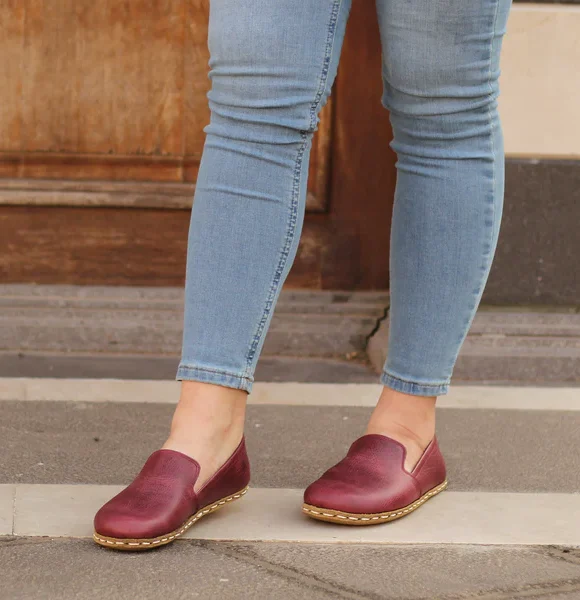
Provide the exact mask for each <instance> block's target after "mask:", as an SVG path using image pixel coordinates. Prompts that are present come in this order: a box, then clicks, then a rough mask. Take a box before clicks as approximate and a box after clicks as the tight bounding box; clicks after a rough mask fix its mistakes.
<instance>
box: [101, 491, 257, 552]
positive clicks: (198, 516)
mask: <svg viewBox="0 0 580 600" xmlns="http://www.w3.org/2000/svg"><path fill="white" fill-rule="evenodd" d="M247 491H248V488H246V489H245V490H243V491H241V492H240V493H239V494H234V495H233V496H228V497H227V498H224V499H223V500H220V501H219V502H216V503H215V504H212V505H211V506H210V507H207V508H205V509H202V510H200V511H198V512H197V513H195V515H194V516H193V517H191V518H190V519H189V521H188V522H187V523H186V524H185V525H184V526H183V527H182V528H181V529H180V530H179V531H178V532H177V533H174V534H173V535H171V536H168V537H164V538H159V539H156V540H154V541H151V542H118V541H114V542H113V541H111V540H107V539H105V538H102V537H99V536H98V535H97V534H96V533H94V534H93V539H94V540H98V541H99V542H104V543H106V544H109V545H111V546H151V545H153V544H160V543H162V542H170V541H171V540H173V539H175V538H176V537H179V536H180V535H181V534H182V533H184V532H185V531H187V530H188V529H189V528H190V527H191V526H192V525H193V524H194V523H195V522H196V521H199V519H201V517H203V516H204V515H206V514H207V513H209V512H211V511H212V510H215V509H216V508H218V507H219V506H221V505H223V504H226V503H227V502H231V501H232V500H236V499H237V498H241V497H242V496H243V495H244V494H245V493H246V492H247Z"/></svg>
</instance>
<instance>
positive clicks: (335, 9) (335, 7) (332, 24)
mask: <svg viewBox="0 0 580 600" xmlns="http://www.w3.org/2000/svg"><path fill="white" fill-rule="evenodd" d="M341 4H342V0H334V1H333V4H332V10H331V13H330V21H329V24H328V33H327V37H326V48H325V53H324V60H323V64H322V72H321V74H320V80H319V85H318V91H317V92H316V96H315V97H314V100H313V102H312V104H311V106H310V129H309V130H306V131H301V132H300V134H301V140H302V143H301V145H300V148H299V149H298V153H297V155H296V162H295V164H294V178H293V182H292V198H291V203H290V215H289V219H288V226H287V229H286V236H285V239H284V246H283V248H282V250H281V251H280V258H279V261H278V266H277V267H276V271H275V273H274V279H273V281H272V284H271V285H270V291H269V294H268V298H267V299H266V305H265V307H264V311H263V314H262V318H261V319H260V322H259V323H258V327H257V330H256V333H255V334H254V338H253V340H252V343H251V345H250V348H249V349H248V354H247V357H246V361H247V363H246V371H245V373H244V375H245V376H246V377H247V376H249V375H250V373H251V371H252V362H253V360H254V356H255V354H256V348H257V347H258V344H259V342H260V339H261V337H262V335H263V333H264V327H265V324H266V321H267V319H268V315H269V314H270V310H271V308H272V305H273V302H274V296H275V295H276V290H277V289H278V286H279V284H280V279H281V277H282V273H283V271H284V268H285V266H286V260H287V258H288V255H289V252H290V247H291V244H292V240H293V238H294V233H295V231H296V220H297V213H298V199H299V196H300V183H301V179H302V158H303V156H304V153H305V151H306V146H307V143H308V133H309V131H310V130H312V129H313V128H314V127H315V125H316V110H317V108H318V106H319V104H320V101H321V99H322V97H323V94H324V90H325V89H326V84H327V81H328V77H327V76H328V70H329V65H330V61H331V59H332V50H333V46H334V39H335V31H336V23H337V21H338V15H339V12H340V6H341Z"/></svg>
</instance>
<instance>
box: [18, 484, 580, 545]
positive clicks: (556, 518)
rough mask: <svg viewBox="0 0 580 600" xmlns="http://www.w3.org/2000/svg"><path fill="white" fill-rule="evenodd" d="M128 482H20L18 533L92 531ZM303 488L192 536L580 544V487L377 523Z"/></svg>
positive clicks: (440, 503) (465, 501) (221, 516)
mask: <svg viewBox="0 0 580 600" xmlns="http://www.w3.org/2000/svg"><path fill="white" fill-rule="evenodd" d="M120 490H121V488H119V487H116V486H92V485H88V486H82V485H72V486H71V485H19V486H16V496H15V503H14V506H15V509H14V534H15V535H19V536H58V537H90V536H92V533H93V528H92V519H93V516H94V514H95V512H96V511H97V510H98V509H99V508H100V507H101V506H102V505H103V504H104V503H105V502H106V501H107V500H109V499H110V498H111V497H112V496H114V495H115V494H117V493H118V492H119V491H120ZM301 507H302V490H280V489H260V488H257V489H256V488H254V489H250V491H249V492H248V493H247V494H246V495H245V496H244V498H243V499H242V500H240V501H237V502H234V503H232V504H231V505H228V506H227V507H224V508H223V509H222V510H220V511H218V512H217V513H215V514H214V515H211V516H209V515H208V516H207V517H205V518H203V519H202V520H201V521H199V522H198V523H196V524H195V525H194V526H193V527H192V528H191V529H190V530H189V531H188V532H187V533H186V534H185V536H184V538H188V539H206V540H244V541H287V542H310V543H318V542H325V543H351V544H365V543H366V544H369V543H371V544H497V545H504V544H506V545H514V544H516V545H562V546H575V547H578V548H580V527H579V526H578V523H580V494H502V493H490V492H479V493H474V492H444V493H441V494H439V495H438V496H436V497H435V498H432V499H431V500H429V502H428V503H427V504H425V506H423V507H421V509H420V510H417V511H416V512H414V513H412V514H411V515H408V516H407V517H405V518H404V519H399V520H397V521H393V522H391V523H385V524H384V525H381V526H376V527H345V526H341V525H333V524H329V523H321V522H319V521H314V520H312V519H309V518H307V517H306V516H305V515H303V514H302V510H301Z"/></svg>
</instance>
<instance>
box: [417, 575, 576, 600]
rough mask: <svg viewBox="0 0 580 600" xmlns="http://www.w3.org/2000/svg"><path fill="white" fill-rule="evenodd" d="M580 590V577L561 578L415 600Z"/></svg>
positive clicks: (504, 598) (508, 599)
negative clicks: (512, 586)
mask: <svg viewBox="0 0 580 600" xmlns="http://www.w3.org/2000/svg"><path fill="white" fill-rule="evenodd" d="M578 592H580V577H578V578H574V579H561V580H556V581H547V582H543V583H531V584H529V585H525V586H518V587H514V588H503V589H495V590H494V589H491V590H482V591H480V592H466V593H464V594H447V595H444V596H436V597H434V596H424V597H422V598H415V599H414V600H435V599H436V600H517V599H519V598H535V599H541V598H548V597H551V596H556V595H561V596H566V595H568V594H576V593H578Z"/></svg>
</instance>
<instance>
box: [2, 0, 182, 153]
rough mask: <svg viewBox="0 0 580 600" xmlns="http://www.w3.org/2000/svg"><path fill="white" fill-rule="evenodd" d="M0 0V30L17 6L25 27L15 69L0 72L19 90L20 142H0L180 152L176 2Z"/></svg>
mask: <svg viewBox="0 0 580 600" xmlns="http://www.w3.org/2000/svg"><path fill="white" fill-rule="evenodd" d="M2 3H3V6H2V9H1V10H2V13H3V16H4V19H3V22H4V23H5V25H4V26H3V30H5V29H8V30H11V29H14V27H15V23H18V20H19V18H20V13H21V12H23V13H25V24H26V28H25V31H24V35H23V37H22V40H23V48H22V52H21V53H20V60H19V61H17V63H16V64H18V66H19V71H20V72H19V73H18V75H16V74H15V73H9V74H6V75H5V77H6V79H7V80H8V81H11V82H18V84H19V85H21V87H22V93H21V98H22V102H21V103H20V115H19V118H20V119H21V121H22V135H21V136H20V140H19V141H20V142H21V143H16V142H15V141H14V140H11V141H9V142H8V143H6V142H4V141H3V142H2V148H1V149H3V150H6V149H15V148H18V149H19V150H21V151H35V150H38V151H43V152H46V151H55V152H90V153H98V152H103V153H116V154H117V153H118V154H132V153H135V154H175V155H181V154H182V153H183V142H182V131H181V124H182V110H183V94H182V85H183V77H182V74H183V44H184V30H185V19H184V10H185V0H179V1H177V0H156V1H155V2H150V0H130V1H129V0H124V1H120V0H99V2H94V1H93V0H59V1H58V2H51V1H49V0H20V2H19V3H17V2H15V1H14V2H9V3H8V6H6V2H5V0H2ZM11 38H14V35H12V36H11ZM9 44H10V47H13V46H14V44H15V42H14V41H12V42H9ZM3 45H5V44H3ZM12 54H14V52H13V53H12ZM2 56H3V62H6V60H5V57H4V54H2ZM5 95H6V92H5V90H4V87H3V96H5ZM8 95H9V94H8ZM2 116H3V115H2ZM6 126H7V123H6V122H5V121H4V119H3V120H2V121H0V128H1V129H2V131H3V133H4V132H5V131H6V129H7V127H6ZM3 139H4V135H3Z"/></svg>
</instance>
